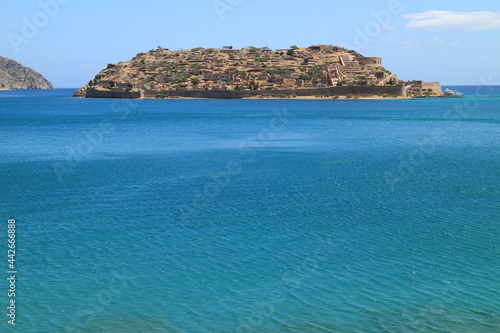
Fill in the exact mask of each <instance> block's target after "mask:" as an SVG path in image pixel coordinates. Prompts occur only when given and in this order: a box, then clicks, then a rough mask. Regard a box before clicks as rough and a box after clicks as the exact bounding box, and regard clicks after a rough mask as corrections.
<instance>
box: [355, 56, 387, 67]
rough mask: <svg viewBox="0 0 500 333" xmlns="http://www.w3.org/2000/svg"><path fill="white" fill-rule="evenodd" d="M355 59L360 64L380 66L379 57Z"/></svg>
mask: <svg viewBox="0 0 500 333" xmlns="http://www.w3.org/2000/svg"><path fill="white" fill-rule="evenodd" d="M356 60H357V61H359V64H360V65H361V66H374V67H376V66H382V58H380V57H358V58H356Z"/></svg>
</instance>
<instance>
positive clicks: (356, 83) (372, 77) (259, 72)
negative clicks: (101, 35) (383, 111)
mask: <svg viewBox="0 0 500 333" xmlns="http://www.w3.org/2000/svg"><path fill="white" fill-rule="evenodd" d="M398 85H403V81H402V80H400V79H399V78H398V77H397V75H396V74H393V73H391V72H390V71H389V70H387V69H385V68H384V66H383V65H382V58H379V57H364V56H362V55H361V54H359V53H357V52H356V51H353V50H347V49H345V48H342V47H338V46H332V45H314V46H310V47H307V48H299V47H296V46H292V47H290V48H289V49H281V50H271V49H269V48H267V47H264V48H256V47H248V48H243V49H233V48H232V47H231V46H225V47H224V48H222V49H204V48H201V47H198V48H194V49H191V50H168V49H164V48H161V47H159V48H158V49H156V50H151V51H149V52H146V53H139V54H137V55H136V56H135V57H134V58H133V59H132V60H130V61H127V62H120V63H118V64H109V65H108V66H107V68H106V69H104V70H102V71H101V72H100V73H99V74H97V75H96V76H95V78H94V79H92V80H91V81H90V82H89V83H88V84H87V85H86V86H85V87H83V88H82V89H80V90H78V91H77V92H75V94H74V96H75V97H106V96H108V97H126V98H130V97H136V98H137V97H142V98H165V97H175V96H183V97H189V96H191V97H209V98H216V97H214V96H216V95H214V94H213V93H202V92H201V91H205V92H206V91H234V92H237V91H240V92H245V91H247V93H232V95H228V94H227V93H226V94H225V95H224V96H247V95H251V96H259V97H261V96H271V95H279V92H280V91H287V92H290V91H296V90H300V92H301V94H300V95H301V96H306V95H308V93H307V92H308V91H309V92H310V95H311V96H315V95H316V96H317V94H318V92H322V91H323V90H321V89H330V88H334V87H357V88H353V89H351V90H352V91H355V92H367V94H366V95H374V94H375V95H376V94H377V92H378V91H380V92H383V91H384V89H378V90H377V89H374V88H371V89H363V88H362V87H367V88H369V87H395V86H398ZM407 86H410V85H409V84H407ZM330 90H331V89H330ZM330 90H325V91H328V92H330ZM337 90H338V91H343V92H349V91H351V90H350V89H345V88H344V89H337ZM407 90H408V89H407ZM248 91H252V94H250V93H248ZM387 91H392V90H387ZM401 91H402V93H401V94H399V95H405V96H406V93H405V89H402V90H401ZM408 91H409V90H408ZM181 92H182V93H181ZM258 92H260V93H258ZM412 93H413V92H412ZM414 93H415V94H426V95H439V94H440V93H441V92H440V91H429V89H427V90H425V91H424V87H422V89H421V90H420V91H419V92H416V91H415V92H414ZM333 94H335V93H333ZM339 94H343V93H339ZM363 95H365V94H363ZM221 96H222V95H221ZM229 98H233V97H229ZM234 98H238V97H234Z"/></svg>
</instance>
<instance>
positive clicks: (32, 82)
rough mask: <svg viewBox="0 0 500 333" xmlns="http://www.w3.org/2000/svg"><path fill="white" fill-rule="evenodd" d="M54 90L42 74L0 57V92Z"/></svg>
mask: <svg viewBox="0 0 500 333" xmlns="http://www.w3.org/2000/svg"><path fill="white" fill-rule="evenodd" d="M17 89H54V87H53V86H52V84H51V83H50V82H49V81H47V79H45V78H44V77H43V76H42V74H40V73H38V72H37V71H34V70H32V69H31V68H28V67H26V66H23V65H21V64H20V63H18V62H17V61H14V60H11V59H7V58H4V57H0V90H17Z"/></svg>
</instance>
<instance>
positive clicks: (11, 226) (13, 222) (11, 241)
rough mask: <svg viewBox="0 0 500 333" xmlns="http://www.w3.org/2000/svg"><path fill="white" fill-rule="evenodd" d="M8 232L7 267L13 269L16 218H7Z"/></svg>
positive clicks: (14, 265) (14, 266)
mask: <svg viewBox="0 0 500 333" xmlns="http://www.w3.org/2000/svg"><path fill="white" fill-rule="evenodd" d="M8 223H9V225H8V233H9V245H8V246H9V250H8V255H7V256H8V258H9V259H8V260H7V261H8V263H9V269H11V270H13V269H15V268H16V264H15V262H16V220H14V219H9V221H8Z"/></svg>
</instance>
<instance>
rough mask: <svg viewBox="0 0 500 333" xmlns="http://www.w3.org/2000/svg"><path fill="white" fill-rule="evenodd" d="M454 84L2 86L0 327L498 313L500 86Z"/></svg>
mask: <svg viewBox="0 0 500 333" xmlns="http://www.w3.org/2000/svg"><path fill="white" fill-rule="evenodd" d="M455 89H458V90H460V91H462V92H464V93H465V94H466V97H465V98H464V99H440V98H435V99H418V100H372V101H368V100H356V101H354V100H321V101H300V100H276V101H273V100H238V101H225V100H134V101H128V100H125V101H123V100H99V99H72V98H70V96H71V94H72V92H73V90H55V91H13V92H0V126H1V135H0V176H1V178H0V181H1V183H0V186H1V187H0V190H1V193H2V200H1V203H0V216H1V218H2V219H3V220H4V226H5V228H3V229H4V231H3V236H1V240H2V241H1V243H0V246H1V250H0V253H4V254H3V258H2V257H0V260H2V261H3V263H4V264H2V267H4V268H3V269H2V270H1V271H0V281H1V282H0V295H2V296H1V297H0V301H1V302H2V304H3V305H2V308H3V309H4V310H3V311H4V312H5V313H4V314H2V317H3V319H2V321H1V322H0V331H1V332H117V333H119V332H225V333H228V332H499V331H500V291H499V290H500V280H499V278H498V276H499V272H500V256H499V254H500V245H499V244H500V243H499V239H500V226H499V222H500V214H499V211H500V210H499V185H500V181H499V169H500V163H499V162H500V148H499V147H500V146H499V139H500V127H499V125H500V87H456V88H455ZM9 218H15V219H16V221H17V223H16V224H17V228H16V232H17V238H16V240H17V243H16V245H17V256H16V260H17V262H16V265H17V270H18V274H17V286H16V288H17V295H16V304H17V312H16V315H17V317H16V326H15V327H12V325H9V324H7V320H8V319H9V318H8V317H7V316H6V315H5V314H6V313H7V309H6V307H7V306H8V302H9V298H8V297H7V291H8V289H9V285H8V281H7V280H6V278H7V277H8V274H7V273H6V272H7V270H8V267H7V259H8V258H7V220H8V219H9Z"/></svg>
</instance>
